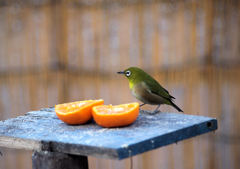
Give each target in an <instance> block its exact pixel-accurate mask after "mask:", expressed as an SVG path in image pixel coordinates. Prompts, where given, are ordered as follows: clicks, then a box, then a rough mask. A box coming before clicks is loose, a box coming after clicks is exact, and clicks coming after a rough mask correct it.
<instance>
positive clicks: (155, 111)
mask: <svg viewBox="0 0 240 169" xmlns="http://www.w3.org/2000/svg"><path fill="white" fill-rule="evenodd" d="M159 107H160V104H159V105H158V106H157V108H156V109H155V110H154V111H153V112H152V114H156V113H159V112H161V111H160V110H158V109H159Z"/></svg>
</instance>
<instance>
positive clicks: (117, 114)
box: [92, 102, 139, 127]
mask: <svg viewBox="0 0 240 169" xmlns="http://www.w3.org/2000/svg"><path fill="white" fill-rule="evenodd" d="M92 114H93V118H94V120H95V122H96V123H97V124H98V125H100V126H102V127H120V126H127V125H130V124H132V123H133V122H134V121H135V120H136V119H137V117H138V114H139V103H137V102H134V103H129V104H121V105H116V106H112V105H100V106H94V107H93V108H92Z"/></svg>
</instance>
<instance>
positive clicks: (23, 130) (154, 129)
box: [0, 108, 217, 159]
mask: <svg viewBox="0 0 240 169" xmlns="http://www.w3.org/2000/svg"><path fill="white" fill-rule="evenodd" d="M216 129H217V120H216V119H213V118H209V117H204V116H194V115H186V114H181V113H159V114H156V115H149V114H145V113H141V114H140V116H139V117H138V119H137V121H136V122H135V123H134V124H132V125H130V126H127V127H122V128H110V129H109V128H102V127H100V126H98V125H96V124H95V123H94V122H90V123H88V124H85V125H75V126H70V125H66V124H65V123H63V122H62V121H60V120H59V119H58V118H57V116H56V115H55V112H54V109H51V108H49V109H41V110H40V111H32V112H29V113H27V114H25V115H24V116H19V117H17V118H13V119H8V120H5V121H2V122H0V146H3V147H9V148H23V149H30V150H35V151H45V150H46V151H53V152H60V153H66V154H74V155H84V156H95V157H103V158H112V159H123V158H127V157H130V156H133V155H137V154H140V153H143V152H146V151H149V150H153V149H156V148H158V147H161V146H165V145H168V144H171V143H175V142H178V141H181V140H184V139H187V138H190V137H193V136H197V135H200V134H203V133H207V132H210V131H213V130H216Z"/></svg>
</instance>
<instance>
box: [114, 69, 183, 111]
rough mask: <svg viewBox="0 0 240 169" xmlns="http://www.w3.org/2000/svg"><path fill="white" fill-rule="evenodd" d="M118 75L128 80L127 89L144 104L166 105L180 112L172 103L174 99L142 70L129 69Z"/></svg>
mask: <svg viewBox="0 0 240 169" xmlns="http://www.w3.org/2000/svg"><path fill="white" fill-rule="evenodd" d="M118 73H119V74H124V75H125V76H126V77H127V78H128V81H129V88H130V90H131V92H132V94H133V95H134V96H135V97H136V98H137V99H138V100H140V101H142V102H143V103H144V104H151V105H159V106H160V105H161V104H168V105H171V106H173V107H174V108H176V109H177V110H178V111H181V112H182V110H181V109H180V108H179V107H178V106H177V105H176V104H174V103H173V99H175V98H174V97H173V96H171V95H170V94H169V92H168V91H167V90H166V89H164V88H163V87H162V86H161V85H160V84H159V83H158V82H157V81H156V80H155V79H154V78H153V77H151V76H150V75H149V74H147V73H146V72H144V71H143V70H142V69H140V68H137V67H130V68H128V69H126V70H124V71H121V72H118ZM159 106H158V107H157V109H158V108H159ZM157 109H156V110H157ZM156 110H155V111H156Z"/></svg>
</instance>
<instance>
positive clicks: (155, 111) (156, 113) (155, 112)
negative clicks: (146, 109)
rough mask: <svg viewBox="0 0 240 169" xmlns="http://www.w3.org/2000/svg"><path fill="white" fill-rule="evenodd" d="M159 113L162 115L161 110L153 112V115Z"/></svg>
mask: <svg viewBox="0 0 240 169" xmlns="http://www.w3.org/2000/svg"><path fill="white" fill-rule="evenodd" d="M157 113H161V111H160V110H154V111H153V112H151V115H155V114H157Z"/></svg>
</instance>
